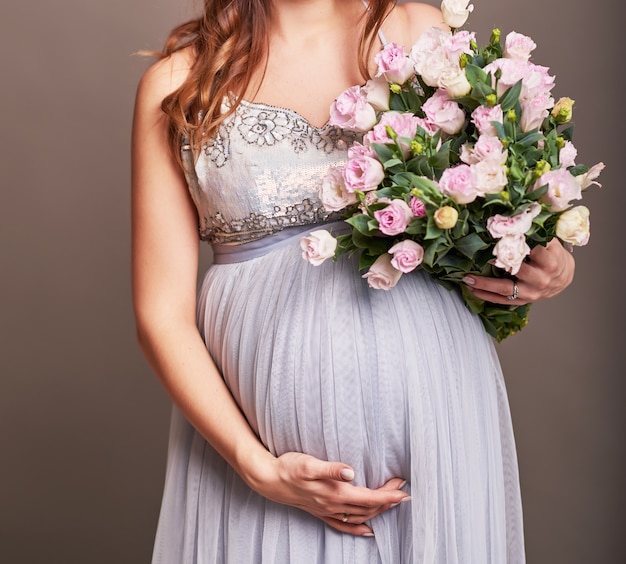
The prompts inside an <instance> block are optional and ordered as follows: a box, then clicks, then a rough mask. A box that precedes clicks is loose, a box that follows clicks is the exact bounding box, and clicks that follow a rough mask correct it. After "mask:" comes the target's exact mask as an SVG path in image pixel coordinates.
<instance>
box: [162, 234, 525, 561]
mask: <svg viewBox="0 0 626 564" xmlns="http://www.w3.org/2000/svg"><path fill="white" fill-rule="evenodd" d="M283 237H284V235H283ZM299 237H300V235H299V234H294V235H293V236H292V237H291V238H285V239H286V240H285V241H283V242H282V243H281V244H280V245H279V246H278V247H277V248H276V247H274V248H272V247H271V244H272V242H271V239H272V238H271V237H269V238H268V240H267V243H268V245H270V247H268V248H272V250H271V251H270V252H268V253H267V254H265V255H263V256H258V257H257V258H252V259H250V260H245V261H243V262H234V263H233V264H220V265H214V266H212V267H211V268H210V269H209V270H208V272H207V274H206V277H205V279H204V282H203V285H202V288H201V292H200V297H199V307H198V325H199V328H200V330H201V332H202V334H203V337H204V339H205V341H206V343H207V348H208V350H209V352H210V354H211V355H212V357H213V358H214V359H215V361H216V363H217V364H218V367H219V368H220V370H221V372H222V374H223V376H224V378H225V380H226V382H227V384H228V386H229V387H230V389H231V391H232V393H233V395H234V397H235V399H236V400H237V402H238V403H239V405H240V406H241V408H242V410H243V412H244V414H245V416H246V417H247V419H248V421H249V422H250V424H251V426H252V427H253V428H254V430H255V431H256V432H257V433H258V435H259V437H260V438H261V440H262V441H263V443H264V444H265V445H266V446H267V447H268V448H269V449H270V450H271V451H272V452H273V453H274V454H276V455H280V454H282V453H285V452H289V451H298V452H305V453H310V454H312V455H314V456H316V457H319V458H321V459H325V460H341V461H343V462H346V463H348V464H350V465H352V466H353V468H354V469H355V472H356V479H355V483H356V484H358V485H365V486H368V487H373V488H376V487H379V486H381V485H382V484H384V483H385V482H386V481H387V480H389V479H390V478H393V477H403V478H405V479H406V480H407V486H406V487H405V489H406V490H407V491H409V492H410V493H411V495H412V501H411V502H409V503H403V504H401V505H400V506H398V507H396V508H393V509H391V510H389V511H387V512H386V513H384V514H382V515H380V516H378V517H376V518H375V519H374V520H373V521H372V522H371V526H372V528H373V530H374V532H375V537H373V538H363V537H354V536H351V535H345V534H341V533H339V532H337V531H335V530H333V529H332V528H330V527H328V526H326V525H324V523H322V522H321V521H320V520H318V519H316V518H314V517H312V516H310V515H308V514H307V513H305V512H303V511H301V510H298V509H294V508H290V507H286V506H281V505H278V504H275V503H272V502H270V501H268V500H266V499H264V498H262V497H261V496H259V495H258V494H256V493H255V492H253V491H251V490H250V489H249V488H248V487H247V486H246V485H245V484H244V483H243V482H242V481H241V479H240V478H239V477H238V476H237V475H236V474H235V473H234V472H233V471H232V469H231V468H230V467H229V466H228V465H227V464H226V463H225V462H224V461H223V460H222V459H221V458H220V456H219V455H217V454H216V453H215V452H214V451H213V449H212V448H211V447H210V446H209V445H208V444H207V443H206V442H205V441H204V440H203V439H202V437H200V436H199V435H198V434H197V433H196V432H195V430H194V429H193V428H192V427H191V426H190V425H189V424H188V423H187V422H186V420H185V419H184V418H183V417H182V415H181V414H180V413H178V412H177V411H176V410H174V413H173V417H172V427H171V436H170V451H169V455H168V467H167V477H166V485H165V495H164V499H163V505H162V511H161V517H160V521H159V529H158V534H157V541H156V545H155V552H154V559H153V563H154V564H182V563H184V564H215V563H225V564H258V563H268V564H269V563H283V562H284V563H287V562H292V563H298V564H309V563H310V564H313V563H319V564H321V563H329V564H334V563H336V564H363V563H384V564H398V563H400V564H402V563H407V564H408V563H413V564H418V563H424V564H426V563H428V564H431V563H432V564H435V563H436V564H455V563H458V564H488V563H492V564H502V563H510V564H517V563H522V562H524V547H523V534H522V514H521V503H520V493H519V486H518V475H517V462H516V455H515V447H514V440H513V434H512V429H511V421H510V415H509V408H508V404H507V399H506V391H505V386H504V381H503V378H502V374H501V372H500V368H499V364H498V361H497V358H496V355H495V352H494V350H493V345H492V343H491V341H490V339H489V338H488V337H487V336H486V334H485V332H484V330H483V328H482V326H481V324H480V322H479V320H478V319H477V318H475V317H474V316H473V315H472V314H471V313H470V312H469V311H468V310H467V309H466V308H465V306H464V305H463V304H462V302H461V300H460V299H459V298H458V296H457V295H456V294H454V293H451V292H448V291H447V290H445V289H444V288H442V287H440V286H438V285H437V284H435V283H434V282H433V281H432V280H431V279H430V278H428V276H426V275H424V274H421V273H413V274H411V275H408V276H403V277H402V279H401V280H400V283H399V284H398V285H397V286H396V287H395V288H394V289H393V290H391V291H389V292H385V291H382V290H371V289H369V288H368V286H367V283H366V282H365V280H363V279H362V278H361V277H360V275H359V272H358V269H357V267H356V265H355V263H354V261H352V260H349V259H343V260H339V261H338V262H337V263H332V262H327V263H324V264H323V265H321V266H319V267H312V266H311V265H309V264H307V263H305V261H303V260H302V258H301V256H300V254H301V251H300V248H299Z"/></svg>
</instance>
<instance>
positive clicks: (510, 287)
mask: <svg viewBox="0 0 626 564" xmlns="http://www.w3.org/2000/svg"><path fill="white" fill-rule="evenodd" d="M463 282H464V283H465V284H466V286H467V287H468V288H470V289H472V290H479V291H482V292H487V293H489V294H497V295H498V296H504V297H507V296H512V295H513V294H514V292H515V280H512V279H511V278H490V277H487V276H475V275H471V276H465V277H464V278H463ZM518 295H519V287H518ZM479 297H480V296H479Z"/></svg>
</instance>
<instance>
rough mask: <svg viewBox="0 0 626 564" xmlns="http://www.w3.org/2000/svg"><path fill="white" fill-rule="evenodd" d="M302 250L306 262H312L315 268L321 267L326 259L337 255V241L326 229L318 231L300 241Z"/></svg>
mask: <svg viewBox="0 0 626 564" xmlns="http://www.w3.org/2000/svg"><path fill="white" fill-rule="evenodd" d="M300 248H301V249H302V258H303V259H304V260H306V261H308V262H310V263H311V264H312V265H313V266H319V265H320V264H322V263H323V262H324V261H325V260H326V259H329V258H331V257H332V256H334V255H335V249H337V239H335V238H334V237H333V236H332V235H331V234H330V233H329V232H328V231H327V230H326V229H318V230H317V231H313V232H312V233H310V234H309V235H308V236H306V237H302V238H301V239H300Z"/></svg>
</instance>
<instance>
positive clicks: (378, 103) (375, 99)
mask: <svg viewBox="0 0 626 564" xmlns="http://www.w3.org/2000/svg"><path fill="white" fill-rule="evenodd" d="M363 92H364V93H365V98H366V99H367V101H368V103H369V104H370V105H371V106H372V107H373V108H374V109H375V110H378V111H381V112H386V111H387V110H388V109H389V95H390V90H389V83H388V82H387V80H386V79H385V78H384V77H382V76H379V77H375V78H371V79H370V80H368V81H367V82H366V83H365V86H363Z"/></svg>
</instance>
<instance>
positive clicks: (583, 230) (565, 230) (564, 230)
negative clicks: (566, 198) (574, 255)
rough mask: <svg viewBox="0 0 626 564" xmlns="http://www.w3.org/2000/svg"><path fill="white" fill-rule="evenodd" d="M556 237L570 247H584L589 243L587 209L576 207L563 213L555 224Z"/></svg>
mask: <svg viewBox="0 0 626 564" xmlns="http://www.w3.org/2000/svg"><path fill="white" fill-rule="evenodd" d="M556 236H557V237H558V238H559V239H561V241H564V242H565V243H569V244H570V245H576V246H577V247H582V246H583V245H586V244H587V243H588V242H589V209H588V208H587V207H586V206H576V207H574V208H571V209H569V210H567V211H565V212H563V213H562V214H561V215H560V216H559V219H558V221H557V222H556Z"/></svg>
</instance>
